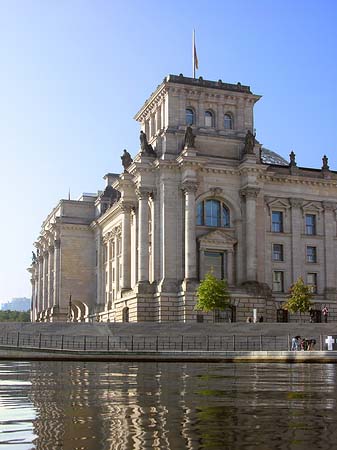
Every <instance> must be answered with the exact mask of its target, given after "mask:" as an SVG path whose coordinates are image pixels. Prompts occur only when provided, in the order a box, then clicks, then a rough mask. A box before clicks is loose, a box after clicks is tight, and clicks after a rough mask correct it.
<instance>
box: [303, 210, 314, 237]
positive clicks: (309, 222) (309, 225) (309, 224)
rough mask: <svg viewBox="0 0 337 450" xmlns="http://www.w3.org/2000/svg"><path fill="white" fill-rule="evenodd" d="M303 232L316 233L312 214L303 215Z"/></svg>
mask: <svg viewBox="0 0 337 450" xmlns="http://www.w3.org/2000/svg"><path fill="white" fill-rule="evenodd" d="M305 234H310V235H315V234H316V216H315V215H314V214H306V215H305Z"/></svg>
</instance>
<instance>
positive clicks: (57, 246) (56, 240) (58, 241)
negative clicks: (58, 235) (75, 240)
mask: <svg viewBox="0 0 337 450" xmlns="http://www.w3.org/2000/svg"><path fill="white" fill-rule="evenodd" d="M60 247H61V240H60V239H55V240H54V248H60Z"/></svg>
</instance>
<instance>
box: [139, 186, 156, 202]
mask: <svg viewBox="0 0 337 450" xmlns="http://www.w3.org/2000/svg"><path fill="white" fill-rule="evenodd" d="M151 193H152V191H151V190H150V189H148V188H145V187H139V188H137V189H136V196H137V198H138V200H148V199H149V197H150V195H151Z"/></svg>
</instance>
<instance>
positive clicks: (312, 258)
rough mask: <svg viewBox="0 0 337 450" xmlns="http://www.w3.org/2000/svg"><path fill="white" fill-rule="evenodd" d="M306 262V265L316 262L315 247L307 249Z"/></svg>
mask: <svg viewBox="0 0 337 450" xmlns="http://www.w3.org/2000/svg"><path fill="white" fill-rule="evenodd" d="M307 262H308V263H316V262H317V249H316V247H307Z"/></svg>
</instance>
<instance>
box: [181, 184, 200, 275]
mask: <svg viewBox="0 0 337 450" xmlns="http://www.w3.org/2000/svg"><path fill="white" fill-rule="evenodd" d="M183 190H184V193H185V280H191V279H196V278H197V245H196V229H195V226H196V225H195V214H196V211H195V193H196V190H197V184H196V183H194V182H186V183H184V184H183Z"/></svg>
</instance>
